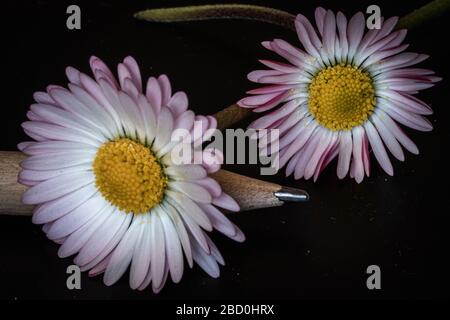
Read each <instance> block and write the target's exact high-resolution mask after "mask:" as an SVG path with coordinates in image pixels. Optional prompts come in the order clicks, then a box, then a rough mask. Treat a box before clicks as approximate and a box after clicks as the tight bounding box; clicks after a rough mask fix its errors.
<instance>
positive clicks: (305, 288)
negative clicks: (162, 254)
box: [0, 0, 450, 300]
mask: <svg viewBox="0 0 450 320" xmlns="http://www.w3.org/2000/svg"><path fill="white" fill-rule="evenodd" d="M425 2H426V1H376V2H374V1H372V0H370V1H367V0H364V1H354V2H350V1H340V3H337V2H336V1H328V2H326V1H311V0H308V1H306V0H305V1H286V2H285V3H283V2H281V1H272V2H271V1H260V2H258V4H261V5H268V6H274V7H277V8H280V9H284V10H287V11H290V12H293V13H296V12H302V13H304V14H305V15H306V16H308V17H311V18H312V17H313V13H314V11H313V10H314V7H316V6H317V5H322V6H325V7H327V8H331V9H334V10H342V11H343V12H344V13H346V14H348V15H349V14H352V13H354V12H355V11H357V10H365V8H366V7H367V6H368V5H370V4H374V3H376V4H378V5H380V7H381V9H382V13H383V15H385V16H391V15H403V14H405V13H407V12H409V11H411V10H412V9H413V8H417V7H418V6H420V5H422V4H424V3H425ZM72 3H78V4H79V5H80V7H81V11H82V29H81V30H80V31H69V30H67V29H66V18H67V15H66V13H65V12H66V7H67V5H68V4H69V3H64V2H60V1H58V2H57V1H55V2H51V1H44V0H41V1H11V2H7V4H6V7H5V6H4V5H3V18H2V19H3V23H5V26H4V27H3V28H2V31H1V32H2V39H3V41H2V42H3V45H2V49H1V51H3V52H4V53H6V57H5V58H4V59H3V61H2V68H1V70H2V78H3V80H4V81H6V86H5V85H4V86H2V93H1V94H2V99H1V111H0V112H1V120H2V124H1V125H0V133H1V134H0V136H1V143H0V148H1V149H2V150H14V149H15V146H16V144H17V143H18V142H20V141H23V140H26V136H25V134H24V133H23V132H22V130H21V127H20V123H21V122H22V121H24V120H25V113H26V110H27V108H28V106H29V105H30V104H31V103H32V102H33V101H32V93H33V92H34V91H37V90H42V89H44V88H45V87H46V85H47V84H50V83H54V84H62V85H65V84H66V82H67V80H66V79H65V75H64V68H65V67H66V66H67V65H72V66H75V67H77V68H79V69H81V70H83V71H85V72H88V71H89V68H88V59H89V57H90V55H92V54H95V55H97V56H99V57H101V58H102V59H104V60H105V61H106V62H107V63H108V64H109V65H110V66H114V65H116V64H117V63H118V62H119V61H120V60H121V59H123V58H124V57H125V56H126V55H133V56H134V57H135V58H136V59H137V60H138V62H139V64H140V66H141V68H142V73H143V75H144V76H145V77H148V76H150V75H158V74H160V73H166V74H167V75H168V76H169V77H170V79H171V82H172V85H173V87H174V88H175V89H177V90H185V91H186V92H187V94H188V96H189V98H190V105H191V107H192V108H193V110H195V111H196V112H198V113H204V114H212V113H214V112H217V111H219V110H220V109H222V108H223V107H225V106H227V105H229V104H231V103H233V102H235V101H236V100H238V99H239V98H241V97H242V96H243V94H244V92H245V91H246V90H248V89H250V88H254V87H255V86H254V85H253V84H252V83H250V82H249V81H248V80H246V74H247V73H248V72H249V71H251V70H254V69H256V68H259V67H260V65H259V64H258V62H257V59H260V58H270V57H271V58H276V56H272V55H271V54H270V53H269V52H268V51H267V50H265V49H263V48H262V47H261V46H260V44H259V43H260V42H261V41H263V40H269V39H273V38H283V39H285V40H288V41H290V42H291V43H293V44H295V45H298V40H297V38H296V35H295V34H293V33H291V32H288V31H285V30H283V29H282V28H279V27H274V26H270V25H267V24H263V23H258V22H252V21H208V22H196V23H182V24H173V25H162V24H150V23H147V22H139V21H135V20H134V19H133V18H132V13H133V12H135V11H138V10H141V9H145V8H147V7H150V6H152V7H159V6H161V5H167V6H169V5H179V4H181V3H183V4H187V3H194V2H189V1H183V2H181V1H122V2H120V3H117V4H116V3H114V2H109V1H98V2H94V1H92V2H90V3H89V2H87V3H79V2H77V1H73V2H70V4H72ZM448 19H449V15H446V16H445V17H444V18H441V19H437V20H435V21H432V22H431V23H428V24H427V25H425V26H423V27H421V28H419V29H416V30H413V31H411V32H410V34H409V35H408V37H407V42H408V43H410V44H411V46H410V49H409V50H411V51H417V52H421V53H428V54H430V55H431V58H430V59H429V60H427V61H426V62H424V63H423V64H422V66H423V67H427V68H432V69H434V70H436V71H437V73H438V75H440V76H443V77H444V80H443V81H442V82H440V83H438V84H437V85H436V86H435V87H434V88H432V89H429V90H426V91H425V92H423V93H421V94H420V96H419V97H420V98H422V99H423V100H424V101H427V102H429V103H430V104H431V105H432V107H433V109H434V110H435V114H434V115H432V116H431V117H430V119H431V121H432V123H433V125H434V126H435V129H434V131H432V132H431V133H420V132H415V131H413V130H407V129H405V131H407V133H408V134H409V136H410V137H411V138H412V139H413V140H414V141H415V142H416V143H417V145H418V147H419V149H420V155H419V156H414V155H411V154H407V156H406V161H405V163H400V162H398V161H395V160H393V164H394V170H395V176H394V177H389V176H387V175H386V174H385V173H383V172H382V171H381V170H380V168H379V166H378V165H377V164H376V163H375V160H374V159H373V156H371V160H372V168H373V171H372V175H371V177H370V178H367V179H365V180H364V181H363V183H362V184H360V185H358V184H356V183H355V182H354V181H353V180H350V179H344V180H343V181H340V180H338V179H337V177H336V174H335V163H333V164H332V165H330V166H329V168H328V169H327V170H325V172H324V173H323V174H322V176H321V177H320V178H319V180H318V182H316V183H312V182H310V181H307V182H305V181H295V180H293V179H292V178H288V179H286V178H284V174H283V173H282V172H280V173H279V174H278V175H276V176H272V177H266V179H267V180H271V181H275V182H277V183H280V184H284V185H287V186H297V187H300V188H303V189H306V190H307V191H308V192H309V194H310V196H311V200H310V202H308V203H295V204H288V205H285V206H284V207H280V208H273V209H265V210H259V211H255V212H247V213H242V214H235V215H232V216H231V219H232V220H233V221H234V222H235V223H237V224H238V225H239V226H240V227H241V228H242V229H243V231H244V232H245V234H246V236H247V241H246V242H245V243H243V244H239V243H234V242H233V241H232V240H229V239H227V238H225V237H223V236H221V235H218V234H214V235H213V239H214V240H215V241H216V243H217V245H218V247H219V248H220V249H221V252H222V254H223V256H224V257H225V260H226V263H227V265H226V266H225V267H224V268H222V269H221V277H220V278H219V279H212V278H209V277H208V276H207V275H206V274H204V273H203V272H202V271H201V270H199V268H198V267H194V269H193V270H188V269H186V272H185V275H184V277H183V279H182V281H181V283H180V284H177V285H174V284H172V283H168V284H167V285H166V287H165V288H164V289H163V291H162V292H161V293H160V294H159V295H156V296H155V295H154V294H153V293H152V292H151V290H146V291H144V292H135V291H132V290H131V289H129V286H128V278H127V276H125V277H123V278H122V279H121V280H120V281H119V282H118V283H117V284H116V285H114V286H112V287H106V286H104V285H103V283H102V279H101V277H96V278H88V277H87V275H84V274H83V277H82V290H79V291H77V290H73V291H70V290H68V289H67V288H66V277H67V275H66V273H65V271H66V267H67V266H68V265H70V264H71V259H59V258H58V257H57V254H56V252H57V245H56V244H53V243H52V242H51V241H49V240H47V239H46V238H45V236H44V234H43V232H42V231H41V230H40V227H39V226H35V225H33V224H32V223H31V221H30V219H29V218H26V217H8V216H1V217H0V298H4V299H8V300H13V299H19V300H20V299H30V298H38V299H47V298H57V299H135V298H136V299H157V300H161V299H163V300H164V299H197V298H204V299H222V298H226V299H240V298H269V299H300V298H370V299H371V298H375V299H377V298H431V297H439V298H442V297H447V298H448V297H449V293H448V288H449V285H450V282H449V280H448V275H447V274H448V272H449V270H450V269H449V268H450V264H449V263H448V259H447V256H448V254H449V250H448V245H449V239H450V236H449V232H448V229H449V222H450V219H449V210H448V200H449V196H448V195H449V188H448V181H449V180H448V179H449V174H448V159H447V152H446V151H447V148H448V147H449V133H450V123H449V121H450V106H449V101H450V94H449V87H448V79H449V78H450V69H449V63H448V59H449V56H450V52H449V49H448V46H447V45H446V42H447V41H448V32H449V28H448V26H446V23H448ZM244 124H245V123H242V124H240V125H241V126H243V125H244ZM227 169H230V170H233V171H235V172H239V173H243V174H246V175H251V176H254V177H257V176H258V167H257V166H237V165H235V166H227ZM371 264H376V265H379V266H380V267H381V272H382V289H381V290H379V291H369V290H368V289H367V288H366V284H365V283H366V277H367V275H366V273H365V271H366V268H367V266H368V265H371ZM169 282H170V281H169Z"/></svg>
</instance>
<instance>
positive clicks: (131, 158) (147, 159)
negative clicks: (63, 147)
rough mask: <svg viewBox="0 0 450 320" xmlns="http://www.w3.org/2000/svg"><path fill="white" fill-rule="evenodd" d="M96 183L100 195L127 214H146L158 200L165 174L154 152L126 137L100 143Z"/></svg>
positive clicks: (162, 191) (160, 198) (164, 182)
mask: <svg viewBox="0 0 450 320" xmlns="http://www.w3.org/2000/svg"><path fill="white" fill-rule="evenodd" d="M93 169H94V173H95V184H96V186H97V188H98V190H100V192H101V194H102V195H103V197H105V198H106V199H107V200H108V201H109V202H110V203H112V204H113V205H114V206H116V207H118V208H119V209H121V210H122V211H125V212H127V213H129V212H133V213H135V214H137V213H145V212H148V211H149V210H150V209H151V208H153V207H154V206H155V205H156V204H158V203H159V202H161V200H162V199H163V197H164V191H165V189H166V187H167V177H166V176H165V174H164V172H163V169H162V167H161V165H160V164H159V163H158V161H157V159H156V157H155V155H154V154H153V152H152V151H151V150H150V149H149V148H148V147H146V146H144V145H142V144H140V143H138V142H135V141H132V140H130V139H127V138H121V139H117V140H115V141H110V142H107V143H105V144H103V145H102V146H101V147H100V149H99V150H98V151H97V154H96V156H95V160H94V164H93Z"/></svg>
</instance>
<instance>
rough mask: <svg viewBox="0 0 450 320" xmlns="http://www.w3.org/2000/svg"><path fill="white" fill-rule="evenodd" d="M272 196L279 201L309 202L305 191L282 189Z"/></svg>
mask: <svg viewBox="0 0 450 320" xmlns="http://www.w3.org/2000/svg"><path fill="white" fill-rule="evenodd" d="M274 195H275V197H277V198H278V199H279V200H281V201H287V202H305V201H308V200H309V195H308V193H307V192H306V191H304V190H301V189H296V188H289V187H282V188H281V189H280V190H278V191H276V192H275V193H274Z"/></svg>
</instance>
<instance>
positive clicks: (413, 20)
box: [397, 0, 450, 29]
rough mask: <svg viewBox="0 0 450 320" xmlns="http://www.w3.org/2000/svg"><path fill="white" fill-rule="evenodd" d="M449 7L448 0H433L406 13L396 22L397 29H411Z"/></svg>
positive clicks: (440, 13)
mask: <svg viewBox="0 0 450 320" xmlns="http://www.w3.org/2000/svg"><path fill="white" fill-rule="evenodd" d="M448 9H450V0H433V1H431V2H429V3H427V4H426V5H424V6H423V7H420V8H419V9H417V10H414V11H412V12H410V13H408V14H407V15H406V16H404V17H402V18H401V19H400V21H399V22H398V24H397V28H398V29H402V28H408V29H412V28H414V27H417V26H418V25H421V24H422V23H424V22H426V21H428V20H431V19H433V18H437V17H438V16H440V15H442V14H444V13H445V12H446V11H447V10H448Z"/></svg>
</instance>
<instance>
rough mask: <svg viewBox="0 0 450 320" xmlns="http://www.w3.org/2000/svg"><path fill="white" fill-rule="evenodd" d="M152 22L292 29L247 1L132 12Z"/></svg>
mask: <svg viewBox="0 0 450 320" xmlns="http://www.w3.org/2000/svg"><path fill="white" fill-rule="evenodd" d="M448 9H450V0H433V1H431V2H429V3H427V4H426V5H424V6H423V7H421V8H419V9H417V10H414V11H412V12H411V13H409V14H407V15H406V16H404V17H403V18H401V19H400V21H399V23H398V25H397V28H398V29H401V28H409V29H410V28H414V27H417V26H418V25H420V24H422V23H424V22H426V21H428V20H431V19H433V18H436V17H438V16H439V15H441V14H443V13H445V12H446V11H447V10H448ZM134 17H135V18H136V19H139V20H147V21H151V22H165V23H170V22H185V21H199V20H211V19H247V20H256V21H262V22H267V23H271V24H274V25H278V26H281V27H284V28H286V29H289V30H293V31H295V25H294V21H295V15H293V14H291V13H288V12H286V11H282V10H277V9H273V8H267V7H261V6H255V5H248V4H214V5H201V6H186V7H175V8H159V9H148V10H144V11H140V12H137V13H135V14H134Z"/></svg>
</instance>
